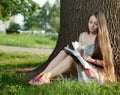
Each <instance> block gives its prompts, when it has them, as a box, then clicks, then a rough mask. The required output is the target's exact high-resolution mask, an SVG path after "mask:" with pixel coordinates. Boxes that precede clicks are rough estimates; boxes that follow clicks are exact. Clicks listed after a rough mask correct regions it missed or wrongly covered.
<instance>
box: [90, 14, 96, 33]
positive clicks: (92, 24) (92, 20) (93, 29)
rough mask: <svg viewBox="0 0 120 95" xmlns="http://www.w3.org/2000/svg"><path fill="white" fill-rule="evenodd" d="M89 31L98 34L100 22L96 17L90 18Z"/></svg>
mask: <svg viewBox="0 0 120 95" xmlns="http://www.w3.org/2000/svg"><path fill="white" fill-rule="evenodd" d="M88 29H89V31H90V33H95V32H97V29H98V20H97V18H96V17H95V16H94V15H92V16H90V18H89V21H88Z"/></svg>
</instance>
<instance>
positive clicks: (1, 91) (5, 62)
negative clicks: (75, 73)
mask: <svg viewBox="0 0 120 95" xmlns="http://www.w3.org/2000/svg"><path fill="white" fill-rule="evenodd" d="M16 1H17V2H16ZM21 1H22V2H21ZM118 2H120V0H118ZM21 4H22V6H21ZM18 15H19V16H18ZM21 15H22V16H21ZM23 16H24V19H23ZM0 20H1V21H0V39H1V40H0V45H1V46H12V47H15V46H16V47H24V49H26V48H37V49H41V48H42V49H51V50H53V49H54V48H55V46H56V43H57V40H58V35H59V31H60V0H54V2H53V3H52V2H51V0H46V1H44V2H43V3H42V0H39V1H38V0H35V2H34V0H33V1H32V0H20V1H19V0H8V1H7V0H6V1H5V0H1V1H0ZM8 48H9V47H8ZM13 49H14V48H13ZM50 55H51V53H49V52H48V53H35V52H32V51H31V52H23V51H8V50H7V49H6V50H0V95H56V94H57V95H78V94H80V95H120V86H119V85H120V84H119V82H117V83H112V84H111V83H106V84H104V85H99V84H97V83H96V82H91V83H78V82H76V81H75V80H71V79H64V78H63V77H62V76H60V78H57V79H56V80H54V81H52V82H51V84H46V85H42V86H28V85H27V81H28V80H29V77H28V76H26V74H25V73H21V74H17V73H16V71H27V70H32V69H34V68H36V67H37V66H39V65H41V64H43V63H44V62H46V60H48V58H49V56H50Z"/></svg>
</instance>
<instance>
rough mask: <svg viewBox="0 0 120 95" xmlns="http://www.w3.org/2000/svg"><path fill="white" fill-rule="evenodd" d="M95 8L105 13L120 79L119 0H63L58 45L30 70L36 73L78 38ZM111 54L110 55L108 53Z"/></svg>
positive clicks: (32, 73) (117, 74) (117, 73)
mask: <svg viewBox="0 0 120 95" xmlns="http://www.w3.org/2000/svg"><path fill="white" fill-rule="evenodd" d="M95 10H102V11H104V13H105V16H106V19H107V23H108V29H109V35H110V41H111V45H112V47H113V54H114V65H115V70H116V76H117V79H118V80H120V66H119V64H120V42H119V40H120V11H119V7H118V0H61V8H60V32H59V36H58V41H57V45H56V47H55V49H54V51H53V53H52V54H51V56H50V57H49V59H48V60H47V61H46V62H45V63H44V64H43V65H41V66H39V67H37V68H36V69H34V70H33V71H31V72H30V74H31V75H36V74H38V73H39V72H41V71H42V70H43V69H44V68H45V67H46V66H47V65H48V64H49V62H50V61H51V60H52V59H53V58H54V57H55V56H56V55H57V54H58V52H59V51H60V50H61V49H63V47H64V46H66V45H67V44H69V43H70V42H71V41H74V40H78V37H79V34H80V33H82V32H84V31H87V30H86V27H87V21H88V19H86V18H88V16H89V15H90V14H91V13H92V12H93V11H95ZM108 56H109V55H108Z"/></svg>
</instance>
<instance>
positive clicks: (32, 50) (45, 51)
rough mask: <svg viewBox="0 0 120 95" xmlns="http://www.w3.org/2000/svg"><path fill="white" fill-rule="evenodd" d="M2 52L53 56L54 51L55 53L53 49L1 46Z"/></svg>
mask: <svg viewBox="0 0 120 95" xmlns="http://www.w3.org/2000/svg"><path fill="white" fill-rule="evenodd" d="M0 50H4V51H22V52H32V53H41V54H51V53H52V51H53V49H42V48H25V47H17V46H4V45H0Z"/></svg>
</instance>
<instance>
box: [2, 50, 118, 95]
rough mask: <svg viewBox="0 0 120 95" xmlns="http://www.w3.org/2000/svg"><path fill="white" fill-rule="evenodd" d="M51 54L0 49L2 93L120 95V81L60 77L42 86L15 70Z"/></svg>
mask: <svg viewBox="0 0 120 95" xmlns="http://www.w3.org/2000/svg"><path fill="white" fill-rule="evenodd" d="M48 57H49V55H41V54H34V53H26V52H5V51H0V95H120V83H106V84H104V85H99V84H97V83H96V82H95V81H94V82H90V83H79V82H76V81H75V80H71V79H65V78H63V79H62V80H61V79H60V78H58V79H56V80H54V81H52V82H51V83H50V84H45V85H42V86H28V85H27V84H26V83H27V81H28V78H27V77H26V75H25V74H21V75H19V76H18V75H16V74H15V73H14V70H16V69H20V68H29V67H34V66H38V65H40V64H43V63H44V62H45V61H46V60H47V59H48Z"/></svg>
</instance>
